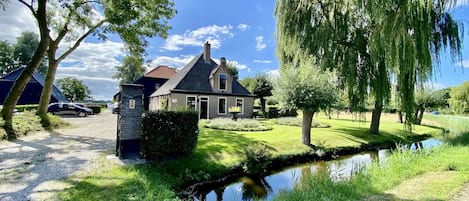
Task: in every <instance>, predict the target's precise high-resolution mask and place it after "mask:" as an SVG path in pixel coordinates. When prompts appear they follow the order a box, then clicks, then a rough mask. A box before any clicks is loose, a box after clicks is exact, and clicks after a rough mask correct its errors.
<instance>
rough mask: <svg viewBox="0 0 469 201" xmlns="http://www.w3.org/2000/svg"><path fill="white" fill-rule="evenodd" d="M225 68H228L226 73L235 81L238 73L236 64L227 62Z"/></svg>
mask: <svg viewBox="0 0 469 201" xmlns="http://www.w3.org/2000/svg"><path fill="white" fill-rule="evenodd" d="M226 67H227V68H228V72H230V74H231V76H233V78H234V79H236V80H237V79H238V76H239V72H238V68H236V63H234V62H227V63H226Z"/></svg>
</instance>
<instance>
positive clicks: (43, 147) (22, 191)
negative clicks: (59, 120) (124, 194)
mask: <svg viewBox="0 0 469 201" xmlns="http://www.w3.org/2000/svg"><path fill="white" fill-rule="evenodd" d="M116 118H117V117H116V115H113V114H111V113H110V112H109V111H108V110H106V111H104V112H102V113H101V114H99V115H90V116H88V117H86V118H78V117H66V118H64V119H65V120H66V121H68V122H70V123H71V124H72V126H71V127H69V128H66V129H58V130H54V131H43V132H39V133H35V134H32V135H30V136H25V137H22V138H20V139H19V140H16V141H14V142H8V141H2V142H0V200H2V201H7V200H14V201H21V200H43V199H44V198H45V197H47V195H48V194H51V193H54V192H55V191H60V190H61V189H63V188H64V187H65V186H64V184H61V183H60V182H58V181H56V180H60V179H61V178H64V177H67V176H70V175H71V174H73V173H76V172H78V171H86V169H87V167H90V166H91V165H92V161H93V159H95V158H96V157H97V156H98V155H100V154H103V153H112V151H113V150H114V148H115V139H116V122H117V119H116ZM44 196H45V197H44Z"/></svg>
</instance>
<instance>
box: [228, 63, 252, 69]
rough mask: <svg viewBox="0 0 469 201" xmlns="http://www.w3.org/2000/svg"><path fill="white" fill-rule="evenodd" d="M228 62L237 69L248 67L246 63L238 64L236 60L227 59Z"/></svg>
mask: <svg viewBox="0 0 469 201" xmlns="http://www.w3.org/2000/svg"><path fill="white" fill-rule="evenodd" d="M228 62H230V63H232V64H233V65H235V66H236V68H237V69H238V70H244V69H248V66H247V65H245V64H240V63H239V62H237V61H228Z"/></svg>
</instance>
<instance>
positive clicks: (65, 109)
mask: <svg viewBox="0 0 469 201" xmlns="http://www.w3.org/2000/svg"><path fill="white" fill-rule="evenodd" d="M47 112H50V113H52V114H54V115H76V116H78V117H86V116H88V115H89V114H93V110H91V109H90V108H87V107H82V106H80V105H77V104H75V103H52V104H50V105H49V107H48V108H47Z"/></svg>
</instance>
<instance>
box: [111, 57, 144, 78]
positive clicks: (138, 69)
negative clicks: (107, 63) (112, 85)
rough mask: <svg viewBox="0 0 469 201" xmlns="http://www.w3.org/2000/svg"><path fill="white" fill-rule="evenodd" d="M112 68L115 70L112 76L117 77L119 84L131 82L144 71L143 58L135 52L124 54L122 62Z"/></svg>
mask: <svg viewBox="0 0 469 201" xmlns="http://www.w3.org/2000/svg"><path fill="white" fill-rule="evenodd" d="M114 68H115V69H116V71H117V72H116V74H114V76H112V78H115V79H118V80H119V83H120V84H126V83H127V84H128V83H132V82H134V81H135V80H137V79H138V78H140V77H141V76H142V75H143V73H145V68H144V67H143V58H141V57H140V56H138V55H135V54H130V55H126V56H125V57H124V58H123V59H122V64H121V65H119V66H115V67H114Z"/></svg>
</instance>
